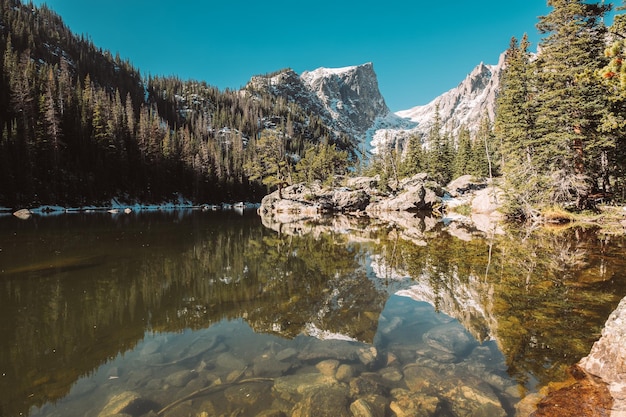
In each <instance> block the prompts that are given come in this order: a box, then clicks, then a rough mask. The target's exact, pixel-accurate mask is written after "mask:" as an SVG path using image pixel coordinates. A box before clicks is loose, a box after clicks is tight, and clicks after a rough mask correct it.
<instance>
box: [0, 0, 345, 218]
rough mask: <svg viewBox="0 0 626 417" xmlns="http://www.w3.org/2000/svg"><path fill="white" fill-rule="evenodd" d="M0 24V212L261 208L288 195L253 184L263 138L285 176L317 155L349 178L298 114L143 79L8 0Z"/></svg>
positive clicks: (289, 106) (41, 13) (246, 97)
mask: <svg viewBox="0 0 626 417" xmlns="http://www.w3.org/2000/svg"><path fill="white" fill-rule="evenodd" d="M0 23H1V24H0V34H1V41H0V57H1V65H2V66H1V67H2V73H1V74H0V85H1V88H0V178H1V185H0V205H5V206H9V207H10V206H18V205H22V204H24V205H28V206H37V205H42V204H44V205H45V204H55V203H56V204H69V205H88V204H98V203H104V204H106V203H108V202H109V201H110V200H111V199H113V198H118V199H122V200H126V201H127V202H132V201H141V202H146V203H149V202H163V201H174V200H176V199H178V198H179V197H184V198H186V199H190V200H191V201H194V202H202V203H212V202H213V203H217V202H225V201H240V200H248V201H258V200H260V198H261V197H262V196H263V195H264V194H265V193H266V192H267V190H268V187H272V186H276V185H279V186H282V185H283V182H282V181H277V180H276V179H275V176H273V177H271V178H268V176H267V175H263V176H262V177H261V176H255V175H254V172H256V171H258V170H256V169H255V168H254V167H255V163H254V161H256V160H258V152H257V150H258V149H257V142H259V141H260V142H263V141H264V139H263V137H265V136H267V137H271V138H274V139H275V141H274V142H273V143H272V145H273V147H274V148H276V150H277V152H278V155H277V158H279V159H278V160H279V161H280V162H281V164H283V162H284V161H288V162H289V164H288V165H289V166H290V167H291V166H292V165H293V166H295V164H296V162H298V161H301V160H302V158H301V156H305V155H306V154H307V152H308V154H309V155H310V158H313V156H314V155H316V154H317V152H312V150H315V149H325V150H330V151H332V152H334V153H335V154H336V155H339V156H341V157H342V160H343V163H342V164H341V169H343V172H345V167H346V166H347V165H348V164H349V163H351V161H352V160H353V159H354V157H355V146H354V144H353V143H352V142H351V140H350V139H349V138H347V137H345V136H342V135H338V134H335V133H333V132H331V131H330V130H329V128H328V127H327V126H326V125H325V123H324V122H323V121H322V120H321V119H320V118H319V117H317V116H316V115H314V114H309V113H307V112H306V111H305V110H304V109H302V108H301V107H299V106H298V105H296V104H294V103H289V102H287V101H286V100H285V99H283V98H280V97H274V96H271V95H269V94H267V93H263V92H260V91H251V90H250V89H248V90H243V91H229V90H226V91H219V90H218V89H217V88H215V87H212V86H210V85H208V84H207V83H205V82H198V81H193V80H189V81H183V80H180V79H178V78H176V77H153V76H147V77H142V75H141V74H140V72H139V71H138V70H137V69H136V68H134V67H133V66H132V64H131V63H130V62H129V61H127V60H122V59H121V58H120V57H119V56H112V55H111V53H110V52H108V51H104V50H102V49H99V48H97V47H96V46H95V45H94V44H93V43H92V42H91V41H90V40H89V39H87V38H85V37H84V36H80V37H79V36H75V35H74V34H72V33H71V32H70V30H69V29H68V27H67V26H66V25H65V24H64V23H63V22H62V20H61V18H60V17H59V16H58V15H56V14H55V13H54V12H53V11H51V10H49V9H48V8H47V7H45V6H42V7H40V8H38V7H35V6H34V5H33V4H32V3H30V4H22V3H21V2H20V0H1V1H0ZM265 142H267V140H265ZM267 159H268V160H269V162H268V164H269V163H271V162H273V161H275V160H276V159H271V158H269V157H268V158H267ZM283 165H284V164H283ZM246 167H249V170H246ZM338 169H340V168H338ZM269 172H272V168H269ZM303 175H304V174H303ZM289 178H290V179H291V178H292V177H291V176H290V177H289Z"/></svg>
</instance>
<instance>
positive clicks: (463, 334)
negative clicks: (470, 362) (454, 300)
mask: <svg viewBox="0 0 626 417" xmlns="http://www.w3.org/2000/svg"><path fill="white" fill-rule="evenodd" d="M422 339H423V340H424V342H425V343H426V344H427V345H428V346H430V347H432V348H433V349H437V350H440V351H443V352H445V353H449V354H451V355H454V356H455V357H457V358H458V357H461V356H463V355H465V354H468V353H469V352H470V351H471V350H472V349H473V348H474V347H475V346H476V345H477V344H478V343H477V342H476V340H475V339H474V338H473V337H472V335H471V334H469V332H468V331H467V330H465V328H464V327H463V326H462V325H461V324H459V323H456V322H452V323H447V324H442V325H439V326H436V327H433V328H432V329H430V330H429V331H427V332H426V333H424V335H423V336H422Z"/></svg>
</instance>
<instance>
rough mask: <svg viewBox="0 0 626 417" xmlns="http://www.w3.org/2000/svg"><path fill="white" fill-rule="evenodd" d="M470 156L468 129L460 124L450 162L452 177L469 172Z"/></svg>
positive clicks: (470, 144)
mask: <svg viewBox="0 0 626 417" xmlns="http://www.w3.org/2000/svg"><path fill="white" fill-rule="evenodd" d="M471 158H472V138H471V135H470V131H469V129H468V128H467V127H465V126H462V127H461V129H460V130H459V135H458V137H457V150H456V154H455V155H454V161H453V163H452V176H453V177H454V178H458V177H460V176H461V175H466V174H470V173H471V169H470V167H471Z"/></svg>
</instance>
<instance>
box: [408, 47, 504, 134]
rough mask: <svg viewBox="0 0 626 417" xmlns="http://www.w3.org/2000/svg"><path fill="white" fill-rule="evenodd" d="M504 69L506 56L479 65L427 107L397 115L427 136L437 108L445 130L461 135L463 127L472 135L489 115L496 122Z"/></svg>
mask: <svg viewBox="0 0 626 417" xmlns="http://www.w3.org/2000/svg"><path fill="white" fill-rule="evenodd" d="M503 67H504V54H502V55H501V56H500V60H499V62H498V64H497V65H486V64H484V63H482V62H481V63H480V64H479V65H478V66H477V67H476V68H474V69H473V70H472V71H471V72H470V73H469V74H468V75H467V77H465V79H464V80H463V81H462V82H461V83H460V84H459V85H458V86H457V87H455V88H453V89H451V90H449V91H448V92H446V93H444V94H442V95H441V96H439V97H437V98H435V99H434V100H432V101H431V102H430V103H428V104H426V105H425V106H417V107H413V108H412V109H409V110H404V111H400V112H397V113H396V114H397V115H398V116H400V117H403V118H408V119H410V120H412V121H413V122H416V123H417V124H418V127H417V128H416V131H417V133H419V134H421V135H422V136H423V135H425V134H426V133H427V132H428V130H429V129H430V127H431V126H432V123H433V121H434V119H435V113H436V109H437V106H439V116H440V117H441V123H442V125H443V130H445V131H448V132H451V133H453V134H456V133H458V131H459V129H460V128H461V127H462V126H465V127H467V128H468V129H469V130H470V131H471V132H475V131H477V130H478V127H479V125H480V121H481V120H482V118H483V117H484V116H485V115H487V116H489V118H490V119H491V120H493V118H494V115H495V107H496V97H497V93H498V89H499V88H500V76H501V73H502V69H503Z"/></svg>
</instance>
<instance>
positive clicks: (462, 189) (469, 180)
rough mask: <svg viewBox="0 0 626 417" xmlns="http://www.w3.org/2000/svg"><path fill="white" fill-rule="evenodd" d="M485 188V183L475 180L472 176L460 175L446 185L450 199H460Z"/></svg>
mask: <svg viewBox="0 0 626 417" xmlns="http://www.w3.org/2000/svg"><path fill="white" fill-rule="evenodd" d="M486 186H487V183H486V182H485V181H481V180H478V181H477V180H475V179H474V177H473V176H472V175H462V176H460V177H459V178H457V179H455V180H453V181H451V182H450V183H449V184H448V185H446V187H445V188H446V190H447V191H448V194H450V195H451V196H452V197H460V196H462V195H464V194H467V193H468V192H470V191H478V190H481V189H483V188H485V187H486Z"/></svg>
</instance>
